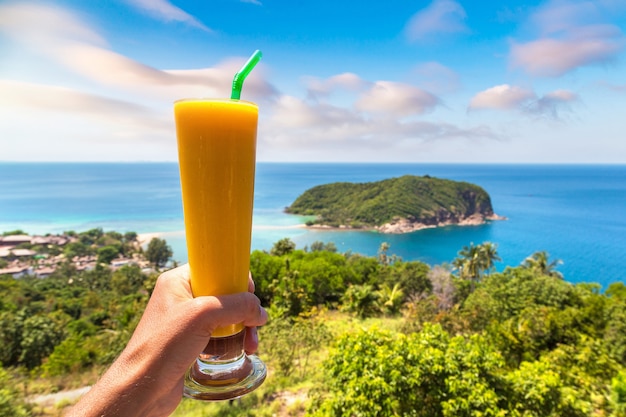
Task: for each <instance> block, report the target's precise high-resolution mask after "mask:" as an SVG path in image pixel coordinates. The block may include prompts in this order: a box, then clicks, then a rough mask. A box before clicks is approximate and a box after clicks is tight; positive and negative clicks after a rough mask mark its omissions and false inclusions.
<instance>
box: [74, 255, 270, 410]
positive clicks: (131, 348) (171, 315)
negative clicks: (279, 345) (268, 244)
mask: <svg viewBox="0 0 626 417" xmlns="http://www.w3.org/2000/svg"><path fill="white" fill-rule="evenodd" d="M248 291H249V292H247V293H239V294H232V295H226V296H219V297H206V296H205V297H196V298H194V297H193V295H192V293H191V286H190V284H189V266H188V265H183V266H181V267H179V268H176V269H172V270H170V271H167V272H165V273H163V274H162V275H161V276H160V277H159V278H158V280H157V283H156V286H155V288H154V292H153V293H152V297H151V298H150V301H149V302H148V305H147V307H146V310H145V311H144V313H143V316H142V317H141V320H140V322H139V324H138V325H137V328H136V329H135V332H134V333H133V336H132V337H131V339H130V341H129V342H128V345H127V346H126V348H125V349H124V351H123V352H122V353H121V355H120V357H119V358H118V359H117V360H116V361H115V362H114V363H113V364H112V365H111V367H110V368H109V369H108V370H107V372H106V373H105V374H104V375H103V376H102V378H101V379H100V380H99V381H98V383H97V384H95V385H94V387H93V388H92V389H91V390H90V391H89V392H88V393H87V394H85V395H84V396H83V398H81V400H80V401H79V402H78V403H77V404H76V405H75V406H74V407H72V408H71V410H70V411H69V414H67V416H68V417H70V416H71V417H74V416H76V417H78V416H81V417H91V416H99V417H100V416H125V417H131V416H167V415H169V414H170V413H172V412H173V411H174V410H175V409H176V407H177V406H178V404H179V403H180V400H181V398H182V393H183V380H184V375H185V373H186V371H187V369H188V368H189V366H190V364H191V363H192V362H193V361H194V360H195V359H196V357H197V356H198V355H199V354H200V352H202V350H203V349H204V347H205V346H206V344H207V342H208V341H209V338H210V337H211V333H212V332H213V331H214V330H215V329H216V328H217V327H219V326H225V325H229V324H235V323H243V324H244V326H246V338H245V342H244V349H245V350H246V352H248V353H253V352H254V351H256V348H257V344H258V339H257V333H256V326H261V325H263V324H265V322H266V321H267V312H266V311H265V309H263V307H261V305H260V301H259V299H258V298H257V297H256V296H255V295H254V294H253V292H254V283H253V282H252V279H251V278H250V281H249V284H248Z"/></svg>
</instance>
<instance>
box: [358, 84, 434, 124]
mask: <svg viewBox="0 0 626 417" xmlns="http://www.w3.org/2000/svg"><path fill="white" fill-rule="evenodd" d="M438 104H439V99H438V98H437V97H435V96H434V95H432V94H430V93H429V92H427V91H424V90H422V89H420V88H417V87H414V86H412V85H408V84H402V83H397V82H392V81H377V82H375V83H374V85H373V86H372V87H371V88H370V89H369V90H368V91H366V92H365V93H363V94H362V95H361V97H360V98H359V99H358V100H357V102H356V103H355V106H356V108H357V109H359V110H361V111H365V112H371V113H377V114H387V115H391V114H393V115H395V116H396V117H401V116H411V115H420V114H423V113H425V112H428V111H431V110H433V109H434V108H435V106H437V105H438Z"/></svg>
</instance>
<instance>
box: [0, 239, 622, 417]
mask: <svg viewBox="0 0 626 417" xmlns="http://www.w3.org/2000/svg"><path fill="white" fill-rule="evenodd" d="M155 246H157V245H155ZM158 246H161V245H158ZM391 249H392V248H390V246H389V245H387V244H383V245H381V248H380V251H379V253H378V256H376V257H366V256H361V255H358V254H354V253H338V252H337V248H336V246H335V245H334V244H332V243H323V242H315V243H314V244H312V245H310V246H309V247H304V248H301V249H299V248H297V247H296V245H295V244H294V243H293V242H292V241H290V240H289V239H282V240H280V241H278V242H276V243H275V244H274V246H273V248H272V249H271V250H269V251H254V252H252V254H251V259H250V269H251V272H252V275H253V277H254V278H255V282H256V294H257V296H258V297H259V298H260V299H261V300H262V302H263V304H264V305H265V306H266V307H267V308H268V310H269V312H270V317H271V320H270V321H269V323H268V324H267V325H266V326H264V327H263V328H261V329H260V339H261V344H260V351H259V355H260V356H261V357H262V358H263V360H264V361H265V362H266V363H267V364H268V367H269V369H270V376H269V377H268V379H267V381H266V382H265V383H264V385H262V386H261V388H259V389H258V390H257V391H255V392H253V393H252V394H250V395H248V396H246V397H244V398H242V399H241V400H240V401H237V402H230V403H216V404H208V405H207V404H205V403H200V402H197V401H192V400H183V401H182V403H181V404H180V406H179V407H178V409H177V410H176V412H175V413H174V415H175V416H178V417H181V416H184V417H195V416H211V415H216V416H217V415H220V416H224V415H225V416H230V415H232V416H236V415H249V416H271V415H280V416H285V415H298V416H305V415H306V416H357V415H358V416H404V415H408V416H435V417H436V416H514V417H531V416H533V417H534V416H536V417H539V416H550V417H556V416H571V417H575V416H597V417H600V416H604V417H626V285H624V283H623V282H615V283H613V284H611V285H609V286H608V287H606V288H601V287H600V286H599V285H597V284H593V283H577V284H573V283H570V282H568V281H567V280H566V278H567V277H563V276H562V275H561V274H560V273H559V272H558V271H557V268H558V264H559V262H558V260H552V259H550V257H549V254H547V253H546V252H541V251H539V252H536V253H532V254H529V257H528V258H527V259H526V260H525V261H524V262H523V263H522V264H521V265H517V266H505V267H502V266H500V267H498V268H496V265H497V264H498V263H499V262H501V260H500V257H499V255H498V250H497V245H496V244H495V243H492V242H483V243H480V244H473V243H472V244H470V245H468V246H466V247H463V248H461V249H460V250H459V253H458V257H457V258H456V259H453V260H451V263H450V264H449V265H432V266H431V265H427V264H425V263H423V262H419V261H405V260H403V259H401V258H399V257H397V256H394V255H393V254H392V252H391ZM165 252H167V251H165ZM155 263H156V262H155ZM156 277H157V273H145V272H143V271H142V270H140V269H138V268H136V267H133V266H125V267H122V268H119V269H117V270H113V269H111V268H108V267H105V266H104V264H101V266H100V267H98V268H96V269H94V270H92V271H76V270H75V269H72V268H66V269H59V270H57V272H56V273H55V274H53V275H52V276H50V277H48V278H43V279H41V278H34V277H22V278H19V279H15V278H13V277H11V276H8V275H5V276H2V277H0V361H1V362H2V364H3V368H2V369H1V370H0V371H1V372H0V416H28V415H33V416H37V415H39V416H44V415H45V416H51V415H59V414H60V413H61V410H62V409H63V406H65V405H68V403H67V402H65V403H62V404H59V405H57V406H48V407H43V406H41V405H38V404H36V403H33V402H32V398H33V396H34V395H36V394H37V393H42V392H54V391H63V390H67V389H71V388H77V387H79V386H82V385H88V384H90V383H93V382H94V380H95V379H96V378H97V375H98V374H99V373H101V372H102V371H103V370H104V369H105V368H106V366H107V365H108V364H110V363H111V362H112V361H113V360H114V359H115V357H116V355H117V354H118V353H119V352H120V351H121V349H123V347H124V345H125V343H126V342H127V340H128V338H129V337H130V334H131V333H132V331H133V329H134V327H135V326H136V324H137V322H138V320H139V318H140V317H141V313H142V311H143V308H144V306H145V304H146V302H147V300H148V298H149V296H150V292H151V290H152V288H153V286H154V282H155V280H156ZM103 347H106V348H103Z"/></svg>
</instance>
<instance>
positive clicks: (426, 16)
mask: <svg viewBox="0 0 626 417" xmlns="http://www.w3.org/2000/svg"><path fill="white" fill-rule="evenodd" d="M466 17H467V15H466V14H465V9H463V6H461V4H460V3H458V2H456V1H454V0H434V1H433V2H432V3H431V4H430V5H429V6H428V7H426V8H425V9H423V10H421V11H419V12H417V13H416V14H415V15H413V17H411V19H410V20H409V22H408V24H407V26H406V28H405V35H406V36H407V38H408V39H409V40H411V41H416V40H420V39H424V38H427V37H429V36H431V35H437V34H442V33H443V34H449V33H462V32H467V31H468V28H467V26H466V25H465V22H464V20H465V18H466Z"/></svg>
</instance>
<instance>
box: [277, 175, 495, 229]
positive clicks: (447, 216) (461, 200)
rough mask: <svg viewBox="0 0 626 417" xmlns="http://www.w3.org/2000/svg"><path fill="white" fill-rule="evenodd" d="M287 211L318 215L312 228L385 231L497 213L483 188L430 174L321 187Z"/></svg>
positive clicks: (304, 196) (340, 183) (306, 192)
mask: <svg viewBox="0 0 626 417" xmlns="http://www.w3.org/2000/svg"><path fill="white" fill-rule="evenodd" d="M286 212H287V213H292V214H300V215H307V216H315V220H310V221H309V225H311V224H321V225H329V226H333V227H338V226H348V227H353V228H362V227H375V226H382V225H384V224H386V223H389V222H391V221H393V220H394V219H407V220H408V221H410V222H416V223H420V224H424V225H437V224H439V223H447V222H451V223H458V222H459V221H460V220H463V219H465V218H468V217H470V216H472V215H477V214H478V215H481V216H483V217H489V216H493V214H494V213H493V208H492V206H491V198H490V196H489V194H487V192H486V191H485V190H484V189H483V188H481V187H479V186H478V185H474V184H470V183H467V182H459V181H452V180H447V179H440V178H434V177H430V176H428V175H425V176H423V177H419V176H414V175H405V176H402V177H398V178H391V179H386V180H383V181H377V182H369V183H348V182H337V183H332V184H324V185H319V186H316V187H313V188H311V189H308V190H306V191H305V192H304V193H303V194H301V195H300V196H299V197H298V198H297V199H296V200H295V201H294V202H293V203H292V204H291V205H290V206H289V207H287V208H286Z"/></svg>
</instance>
